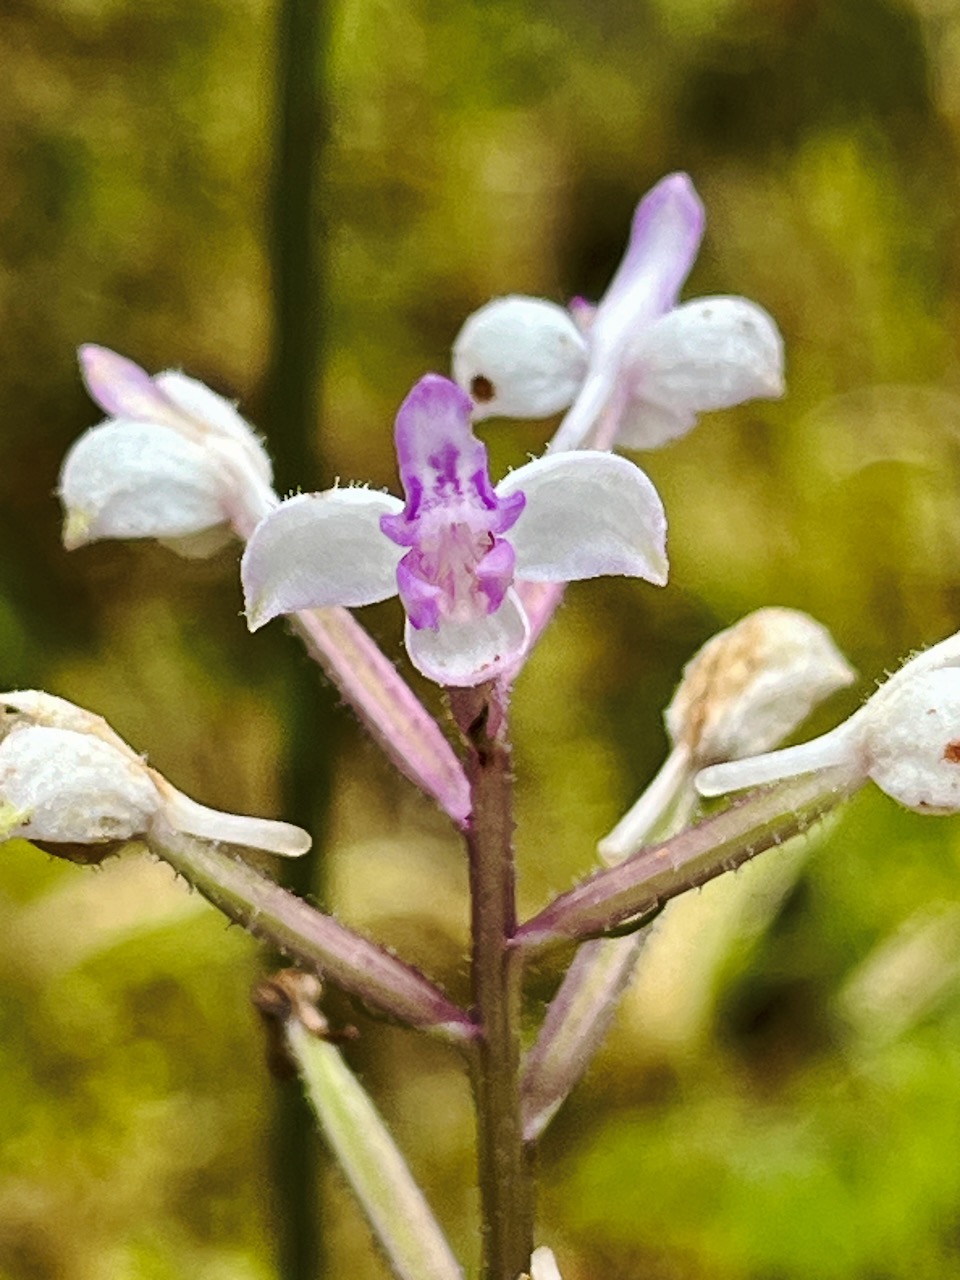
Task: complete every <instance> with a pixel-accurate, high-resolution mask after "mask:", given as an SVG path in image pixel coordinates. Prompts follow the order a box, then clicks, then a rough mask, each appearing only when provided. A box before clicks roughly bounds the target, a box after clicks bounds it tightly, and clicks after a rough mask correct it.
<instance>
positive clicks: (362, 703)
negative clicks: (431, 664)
mask: <svg viewBox="0 0 960 1280" xmlns="http://www.w3.org/2000/svg"><path fill="white" fill-rule="evenodd" d="M291 622H292V623H293V626H294V628H295V630H296V631H297V632H298V633H299V634H300V636H301V637H302V638H303V640H304V642H305V644H306V646H307V651H308V653H309V654H310V656H311V657H312V658H313V659H314V661H316V662H318V663H319V664H320V666H321V667H322V668H323V669H324V671H325V672H326V673H327V675H328V676H329V677H330V679H331V680H332V681H333V683H334V684H335V685H336V686H337V688H338V689H339V690H340V692H341V694H342V695H343V697H344V699H345V700H346V701H347V702H348V703H349V704H350V705H351V706H352V707H353V709H354V710H355V711H356V713H357V715H358V716H359V717H360V719H361V720H362V722H363V723H364V725H366V727H367V729H368V730H369V731H370V734H371V736H372V737H373V739H374V741H375V742H376V743H377V744H378V745H379V746H380V747H382V749H383V751H384V752H385V753H386V755H387V756H388V757H389V759H390V760H392V761H393V763H394V764H395V765H396V766H397V768H398V769H399V770H400V772H401V773H403V774H404V775H405V776H406V777H408V778H410V779H411V781H413V782H415V783H416V784H417V786H419V787H420V788H421V790H423V791H425V792H426V794H427V795H428V796H430V797H431V798H432V799H434V800H435V801H436V802H437V804H439V806H440V808H441V809H443V811H444V812H445V813H447V814H448V815H449V816H450V817H451V818H452V819H453V821H454V822H455V823H456V824H457V825H458V826H461V827H462V826H463V825H464V823H465V822H466V820H467V815H468V813H469V812H470V789H469V787H468V785H467V779H466V777H465V776H464V772H463V769H462V768H461V765H460V761H459V760H458V759H457V757H456V755H455V754H454V751H453V748H452V747H451V746H450V743H449V742H447V740H446V738H445V737H444V736H443V734H442V732H441V731H440V726H439V725H438V724H437V722H436V720H434V718H433V716H431V715H430V713H429V712H428V711H427V710H426V708H425V707H424V706H423V704H422V703H421V702H420V701H419V699H418V698H417V696H416V695H415V694H414V692H413V690H412V689H411V688H410V686H409V685H408V684H407V682H406V681H405V680H404V679H403V677H402V676H401V675H400V673H399V672H398V671H397V669H396V667H395V666H394V665H393V663H392V662H391V661H390V659H389V658H388V657H387V656H386V654H384V653H383V651H382V650H381V649H380V648H379V647H378V645H377V643H376V641H375V640H373V639H372V637H371V636H370V635H369V634H368V633H367V632H366V631H364V629H363V627H361V625H360V623H359V622H357V621H356V620H355V619H354V617H353V615H352V614H351V613H349V612H348V611H347V610H346V609H303V610H301V611H300V612H299V613H297V614H295V615H294V616H293V617H292V618H291Z"/></svg>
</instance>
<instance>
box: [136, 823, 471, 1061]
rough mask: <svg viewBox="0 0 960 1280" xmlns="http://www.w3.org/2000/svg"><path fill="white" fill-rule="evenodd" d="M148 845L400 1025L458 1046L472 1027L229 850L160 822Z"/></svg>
mask: <svg viewBox="0 0 960 1280" xmlns="http://www.w3.org/2000/svg"><path fill="white" fill-rule="evenodd" d="M147 842H148V844H149V846H150V848H151V849H152V850H153V852H154V853H156V854H157V855H158V857H160V858H162V859H163V860H164V861H165V862H168V863H169V864H170V866H172V867H173V868H174V870H175V871H177V872H179V874H180V875H182V876H183V878H184V879H185V880H186V881H188V883H189V884H191V885H193V887H194V888H195V889H197V890H198V891H199V892H200V893H202V894H203V896H204V897H205V898H207V899H208V901H210V902H212V903H213V905H214V906H215V907H217V908H218V909H219V910H220V911H222V912H223V913H224V915H226V916H228V917H229V918H230V919H231V920H234V921H236V923H237V924H240V925H242V926H243V927H244V928H245V929H246V930H247V931H248V932H250V933H252V934H254V935H255V936H256V937H258V938H263V939H264V940H265V941H267V942H269V943H270V944H271V945H272V946H274V947H276V948H277V950H278V951H280V952H282V953H283V954H284V955H286V956H290V957H291V958H293V959H295V960H297V961H299V962H300V963H301V964H302V965H304V966H305V967H306V968H308V969H309V970H311V971H312V972H314V973H316V974H318V975H319V976H320V977H323V978H327V979H329V981H330V982H332V983H334V984H335V985H336V986H338V987H342V988H343V990H344V991H349V992H350V993H351V994H352V995H355V996H359V997H360V999H361V1000H363V1001H364V1002H365V1003H366V1004H368V1005H370V1006H371V1007H372V1008H374V1009H378V1010H380V1011H381V1012H383V1013H386V1014H389V1015H390V1016H391V1017H393V1018H396V1019H397V1020H398V1021H399V1022H405V1023H408V1024H410V1025H411V1026H415V1027H421V1028H423V1029H424V1030H426V1031H431V1032H433V1033H434V1034H435V1035H438V1036H440V1037H442V1038H444V1039H446V1040H452V1041H455V1042H459V1043H463V1042H464V1041H467V1040H470V1039H472V1038H473V1037H474V1036H475V1034H476V1028H475V1026H474V1023H473V1022H472V1021H471V1019H470V1018H469V1017H468V1016H467V1014H466V1013H464V1011H463V1010H462V1009H458V1008H457V1006H456V1005H455V1004H453V1003H452V1002H451V1001H450V1000H448V999H447V997H446V996H445V995H444V994H443V992H442V991H441V990H440V988H439V987H436V986H434V984H433V983H432V982H430V981H429V980H428V979H427V978H425V977H424V976H423V974H421V973H419V972H418V971H417V970H416V969H414V968H413V967H412V966H411V965H407V964H404V963H403V961H401V960H398V959H396V957H395V956H392V955H390V954H389V952H387V951H384V950H383V949H382V948H381V947H378V946H377V945H376V943H373V942H370V941H369V940H368V939H366V938H363V937H361V936H360V935H359V934H357V933H354V932H353V931H352V930H351V929H348V928H346V927H345V926H344V925H342V924H340V923H339V922H338V921H337V920H334V919H333V918H332V917H331V916H327V915H324V914H323V913H322V912H320V911H317V910H316V909H315V908H314V907H311V906H310V905H309V904H308V903H306V902H304V901H303V899H302V898H298V897H297V896H296V895H295V894H293V893H290V892H289V890H287V889H283V888H281V887H280V885H278V884H276V883H275V882H274V881H273V880H271V879H270V878H269V877H268V876H265V875H264V874H263V873H262V872H261V871H258V870H257V869H256V868H255V867H252V866H250V865H249V864H248V863H246V862H244V861H243V859H242V858H240V857H237V856H236V855H235V854H234V853H232V852H230V851H229V850H228V849H227V848H226V847H223V846H216V845H211V844H209V843H207V842H206V841H202V840H197V839H195V838H194V837H192V836H187V835H184V834H183V832H180V831H175V830H173V828H171V827H170V826H169V825H168V824H167V823H165V822H164V820H163V818H162V817H160V818H157V819H155V821H154V824H153V826H152V828H151V830H150V833H149V835H148V841H147Z"/></svg>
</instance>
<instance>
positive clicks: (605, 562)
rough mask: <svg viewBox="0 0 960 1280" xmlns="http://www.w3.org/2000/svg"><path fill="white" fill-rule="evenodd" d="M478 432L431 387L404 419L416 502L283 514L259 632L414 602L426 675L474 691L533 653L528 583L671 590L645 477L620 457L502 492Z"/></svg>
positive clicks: (428, 380)
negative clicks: (597, 581) (522, 594)
mask: <svg viewBox="0 0 960 1280" xmlns="http://www.w3.org/2000/svg"><path fill="white" fill-rule="evenodd" d="M470 419H471V402H470V399H469V397H468V396H467V395H466V394H465V393H464V392H463V391H462V390H460V389H459V388H458V387H457V386H456V384H455V383H453V382H451V381H449V379H447V378H443V377H440V375H439V374H427V375H426V377H424V378H422V379H421V380H420V381H419V382H418V383H417V384H416V386H415V387H414V388H413V390H412V391H411V392H410V394H409V395H408V396H407V398H406V399H405V400H404V402H403V404H402V405H401V407H400V410H399V413H398V414H397V421H396V445H397V458H398V462H399V468H400V477H401V481H402V484H403V490H404V495H405V501H404V502H401V501H400V500H399V499H398V498H394V497H392V496H391V495H389V494H382V493H371V492H369V491H368V490H366V489H333V490H330V491H328V492H327V493H323V494H306V495H301V496H300V497H298V498H292V499H290V500H289V501H287V502H284V503H282V504H281V505H280V506H279V507H278V508H276V510H274V511H272V512H270V513H269V514H268V515H267V516H266V518H265V519H264V520H263V521H262V522H261V523H260V525H258V527H257V529H256V530H255V531H254V533H253V536H252V537H251V539H250V542H249V544H248V546H247V550H246V552H245V554H244V557H243V563H242V566H241V577H242V579H243V586H244V594H245V598H246V602H247V617H248V620H249V623H250V626H251V629H255V628H256V627H259V626H262V625H263V624H264V623H265V622H267V621H268V620H269V619H270V618H273V617H276V616H277V615H278V614H283V613H288V612H291V611H292V610H294V609H303V608H307V607H310V606H313V605H319V604H327V605H329V604H335V603H336V604H347V605H350V606H356V605H361V604H372V603H373V602H374V601H376V600H383V599H385V598H386V597H387V596H390V595H399V596H400V599H401V601H402V603H403V606H404V609H405V611H406V615H407V625H406V645H407V650H408V652H409V654H410V658H411V661H412V662H413V664H414V666H416V667H417V668H418V669H419V670H420V671H421V672H422V673H423V674H424V675H426V676H427V677H428V678H429V679H431V680H435V681H436V682H437V683H439V684H444V685H451V686H470V685H476V684H480V683H482V682H483V681H486V680H490V679H492V678H494V677H495V676H497V675H499V674H501V673H503V672H507V671H510V670H512V669H513V668H514V667H515V666H516V664H517V662H518V661H519V660H520V659H521V658H522V657H523V654H524V652H525V651H526V648H527V644H528V640H529V635H530V625H529V621H528V618H527V615H526V612H525V610H524V608H523V605H522V604H521V602H520V598H519V595H518V593H517V591H516V590H515V583H516V582H517V581H523V580H527V581H535V582H571V581H574V580H577V579H582V578H593V577H597V576H599V575H601V574H624V575H627V576H630V577H640V578H646V579H647V580H648V581H650V582H655V583H658V584H662V583H663V582H665V581H666V575H667V561H666V549H665V543H666V520H665V517H664V513H663V506H662V504H661V502H660V499H659V496H658V495H657V492H656V490H655V489H654V487H653V485H652V484H651V482H650V481H649V480H648V479H647V477H646V476H645V475H644V473H643V472H642V471H641V470H640V469H639V468H638V467H635V466H634V465H633V464H632V463H630V462H627V461H626V460H625V459H623V458H616V457H613V456H612V455H608V454H605V455H602V454H590V455H589V456H588V455H587V454H577V455H576V456H573V455H570V456H567V457H549V458H541V459H538V460H537V461H535V462H531V463H528V464H527V465H526V466H523V467H520V468H519V469H518V470H516V471H514V472H512V473H511V474H510V475H508V476H507V477H506V478H505V479H504V480H503V481H501V482H500V484H498V485H496V486H494V485H493V484H492V483H491V481H490V477H489V472H488V466H487V452H486V449H485V447H484V445H483V444H482V443H481V442H480V441H479V440H478V439H477V438H476V436H475V435H474V434H473V431H472V429H471V425H470ZM391 579H392V580H391Z"/></svg>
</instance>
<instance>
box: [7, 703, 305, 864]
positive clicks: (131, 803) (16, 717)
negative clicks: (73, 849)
mask: <svg viewBox="0 0 960 1280" xmlns="http://www.w3.org/2000/svg"><path fill="white" fill-rule="evenodd" d="M159 817H162V818H163V819H164V820H165V821H166V823H167V824H168V825H169V826H171V827H173V828H174V829H176V830H177V831H182V832H184V833H186V834H187V835H192V836H198V837H200V838H201V839H204V840H208V841H212V842H215V843H221V842H222V843H224V844H232V845H241V846H243V847H245V848H251V849H262V850H264V851H265V852H268V853H276V854H281V855H283V856H285V857H296V856H298V855H299V854H302V853H306V852H307V850H308V849H309V848H310V837H309V836H308V835H307V833H306V832H305V831H302V830H301V829H300V828H299V827H293V826H290V825H289V823H286V822H275V821H273V820H272V819H269V818H250V817H246V816H243V815H240V814H234V813H221V812H219V811H218V810H216V809H208V808H207V806H206V805H202V804H198V803H197V802H196V801H195V800H191V799H190V798H189V796H185V795H184V794H183V792H181V791H178V790H177V788H176V787H174V786H173V785H172V784H171V783H169V782H168V781H167V780H166V778H164V777H163V776H162V775H161V774H159V773H158V772H157V771H156V770H155V769H151V768H150V766H149V765H148V764H147V763H146V761H145V760H144V759H143V758H142V756H139V755H137V753H136V752H135V751H134V750H133V748H132V747H130V746H128V745H127V743H126V742H124V740H123V739H122V738H121V737H119V735H118V734H116V733H115V732H114V731H113V729H111V728H110V726H109V725H108V724H107V722H106V721H105V720H104V719H102V718H101V717H100V716H98V715H94V714H93V712H90V711H86V710H84V708H83V707H78V706H76V705H75V704H74V703H72V702H67V701H66V700H65V699H63V698H56V697H53V696H52V695H51V694H49V693H43V692H40V691H38V690H32V689H31V690H24V691H19V692H14V693H4V694H0V839H3V840H10V839H12V838H13V837H14V836H22V837H23V838H24V839H26V840H34V841H39V842H40V843H42V844H44V845H48V844H49V845H53V846H57V845H85V846H87V845H89V846H98V845H99V846H108V847H109V846H112V845H114V844H116V843H117V842H121V841H125V840H131V839H134V838H136V837H138V836H142V837H144V838H146V839H147V840H148V842H149V834H150V829H151V826H152V824H153V822H154V820H155V819H157V818H159Z"/></svg>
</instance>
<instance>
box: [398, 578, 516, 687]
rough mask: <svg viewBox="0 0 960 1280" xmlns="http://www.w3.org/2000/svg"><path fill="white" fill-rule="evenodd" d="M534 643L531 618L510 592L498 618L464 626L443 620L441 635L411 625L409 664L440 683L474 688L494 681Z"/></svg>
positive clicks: (470, 621) (492, 616)
mask: <svg viewBox="0 0 960 1280" xmlns="http://www.w3.org/2000/svg"><path fill="white" fill-rule="evenodd" d="M529 638H530V628H529V625H528V623H527V616H526V614H525V613H524V611H523V608H522V606H521V605H520V601H519V600H518V599H517V596H516V593H515V592H513V591H508V592H507V594H506V597H505V598H504V601H503V604H502V605H501V606H500V608H499V609H497V610H496V612H495V613H489V614H480V615H479V616H478V617H476V618H470V619H467V620H466V621H464V622H451V621H447V620H445V621H442V622H441V623H440V626H439V628H438V629H437V630H436V631H430V630H427V629H426V628H424V629H423V630H422V631H417V630H416V628H415V627H413V626H412V625H411V624H410V622H409V621H408V622H407V630H406V646H407V652H408V653H409V654H410V661H411V662H412V663H413V665H414V666H415V667H416V668H417V670H418V671H422V672H423V674H424V675H425V676H426V677H427V679H428V680H434V681H435V682H436V683H437V684H442V685H453V686H456V687H469V686H472V685H476V684H483V682H484V681H485V680H492V679H493V678H494V676H497V675H499V674H500V672H501V671H504V670H506V669H507V668H508V667H510V666H512V665H513V664H514V663H515V662H516V661H517V660H518V659H519V658H520V657H521V656H522V655H523V652H524V650H525V649H526V647H527V643H528V641H529Z"/></svg>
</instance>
